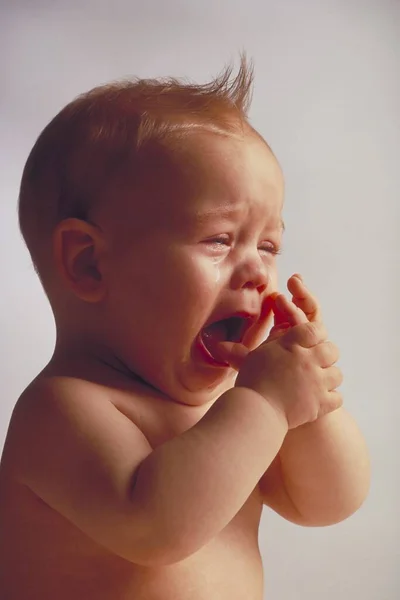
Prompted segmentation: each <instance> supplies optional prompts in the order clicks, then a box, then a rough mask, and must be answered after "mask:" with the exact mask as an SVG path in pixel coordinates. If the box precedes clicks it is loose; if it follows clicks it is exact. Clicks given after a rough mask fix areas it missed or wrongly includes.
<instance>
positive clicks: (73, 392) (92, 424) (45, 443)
mask: <svg viewBox="0 0 400 600" xmlns="http://www.w3.org/2000/svg"><path fill="white" fill-rule="evenodd" d="M111 397H112V395H111V393H110V390H109V389H108V388H106V387H105V386H103V385H99V384H96V383H93V382H91V381H86V380H83V379H78V378H73V377H62V376H51V377H47V376H43V377H39V378H37V379H36V380H34V382H32V383H31V384H30V385H29V386H28V387H27V388H26V390H25V391H24V392H23V393H22V395H21V396H20V398H19V399H18V401H17V403H16V405H15V408H14V410H13V413H12V417H11V420H10V426H9V431H8V434H7V439H6V445H5V450H4V454H5V456H4V459H11V458H12V459H13V462H14V463H15V468H16V469H17V468H20V469H22V470H23V468H24V464H25V465H26V463H27V457H28V456H32V452H33V455H38V454H39V453H40V458H41V459H45V458H46V456H48V454H51V455H52V456H53V457H54V456H55V455H56V454H57V452H58V449H61V450H62V451H63V452H64V451H66V450H67V449H68V451H69V452H71V453H72V456H73V455H74V454H75V453H79V452H80V451H85V450H86V451H90V446H91V445H93V444H95V438H97V439H98V441H99V438H101V439H102V442H103V444H102V445H103V446H104V445H106V446H108V444H112V443H113V439H114V437H115V436H119V435H123V432H124V430H126V429H128V430H129V434H128V435H131V434H132V431H133V430H137V431H136V437H139V438H140V437H142V439H141V442H142V443H143V445H144V446H146V441H145V437H144V435H142V436H140V432H139V430H138V428H137V427H136V426H135V425H134V424H133V423H132V421H131V420H129V419H127V418H126V416H124V415H123V414H121V412H120V411H119V410H118V409H117V408H116V406H115V404H114V403H113V402H112V401H111ZM92 449H93V450H95V448H94V447H93V448H92ZM149 449H150V448H149V447H148V448H147V447H146V450H149ZM97 450H99V448H97Z"/></svg>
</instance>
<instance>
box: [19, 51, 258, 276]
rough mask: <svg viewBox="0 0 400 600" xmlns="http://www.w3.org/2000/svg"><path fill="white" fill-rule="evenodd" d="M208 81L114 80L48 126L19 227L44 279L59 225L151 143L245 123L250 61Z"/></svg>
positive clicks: (86, 208) (36, 149)
mask: <svg viewBox="0 0 400 600" xmlns="http://www.w3.org/2000/svg"><path fill="white" fill-rule="evenodd" d="M232 72H233V67H232V65H229V66H227V67H225V69H224V70H223V72H222V73H221V74H220V75H218V76H217V77H215V78H214V79H213V80H212V81H211V82H209V83H206V84H201V85H198V84H195V83H192V82H190V81H188V80H184V79H176V78H163V79H139V78H132V79H129V80H126V79H125V80H122V81H116V82H113V83H109V84H107V85H102V86H99V87H96V88H94V89H92V90H91V91H89V92H87V93H84V94H82V95H80V96H78V97H77V98H76V99H75V100H73V101H72V102H70V103H69V104H68V105H67V106H65V108H63V109H62V110H61V111H60V112H59V113H58V114H57V115H56V116H55V117H54V118H53V120H52V121H51V122H50V123H49V124H48V125H47V126H46V127H45V129H44V130H43V132H42V133H41V134H40V136H39V137H38V139H37V141H36V143H35V145H34V146H33V148H32V150H31V152H30V154H29V157H28V159H27V162H26V165H25V168H24V171H23V175H22V180H21V187H20V194H19V224H20V229H21V233H22V236H23V238H24V240H25V243H26V245H27V247H28V249H29V251H30V254H31V257H32V261H33V264H34V266H35V269H36V271H37V272H38V274H39V277H40V278H41V279H42V283H43V285H45V282H44V279H45V277H44V271H45V266H46V263H49V259H50V255H51V252H52V250H51V237H52V231H53V229H54V227H55V226H56V224H57V223H58V222H59V221H61V220H63V219H66V218H70V217H72V218H78V219H83V220H88V219H89V212H90V209H91V208H92V207H93V206H94V205H95V204H96V202H98V201H99V199H100V197H101V196H102V195H103V196H104V190H106V189H108V190H109V189H111V187H112V185H113V184H114V183H115V182H116V181H117V180H120V179H121V176H123V174H124V173H125V174H126V172H127V171H128V170H129V173H130V175H131V176H132V174H133V175H134V174H135V166H137V165H138V164H139V158H140V157H141V155H142V154H143V150H144V148H145V147H146V146H148V145H149V144H150V143H154V142H155V143H157V142H159V143H162V144H168V142H169V140H171V138H175V139H179V138H181V137H182V136H185V135H188V134H189V133H190V132H193V131H195V130H199V129H200V130H201V129H202V130H206V131H211V132H215V133H217V134H222V135H232V134H233V135H234V133H235V131H238V130H239V131H243V127H244V126H245V125H246V124H248V120H247V115H248V109H249V106H250V102H251V91H252V83H253V65H252V63H251V62H250V63H249V62H248V61H247V59H246V57H245V55H244V54H242V55H241V60H240V67H239V70H238V73H237V74H236V76H235V77H233V78H232Z"/></svg>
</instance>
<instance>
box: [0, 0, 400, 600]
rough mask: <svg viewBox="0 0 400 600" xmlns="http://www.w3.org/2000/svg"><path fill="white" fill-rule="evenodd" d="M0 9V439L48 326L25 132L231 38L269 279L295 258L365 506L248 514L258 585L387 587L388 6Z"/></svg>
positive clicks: (168, 71)
mask: <svg viewBox="0 0 400 600" xmlns="http://www.w3.org/2000/svg"><path fill="white" fill-rule="evenodd" d="M0 10H1V15H0V17H1V18H0V56H1V59H0V60H1V73H0V86H1V94H0V173H1V177H0V202H1V206H0V211H1V212H0V228H1V231H0V252H1V267H0V269H1V270H0V279H1V294H0V302H1V311H0V319H1V337H0V352H1V403H0V448H1V444H2V443H3V440H4V436H5V434H6V429H7V425H8V421H9V418H10V415H11V411H12V408H13V405H14V403H15V401H16V398H17V397H18V395H19V394H20V392H21V391H22V390H23V388H24V387H25V386H26V385H27V384H28V382H29V381H30V380H31V378H32V377H34V376H35V375H36V374H37V372H38V371H39V370H40V369H41V367H42V366H43V365H44V364H45V362H46V361H47V360H48V358H49V356H50V354H51V352H52V348H53V343H54V339H55V334H54V325H53V318H52V315H51V312H50V309H49V306H48V304H47V301H46V299H45V296H44V294H43V292H42V290H41V287H40V284H39V282H38V280H37V279H36V276H35V274H34V272H33V269H32V267H31V265H30V261H29V257H28V253H27V251H26V249H25V248H24V245H23V243H22V241H21V239H20V235H19V232H18V228H17V220H16V199H17V192H18V186H19V180H20V176H21V171H22V168H23V165H24V162H25V160H26V158H27V154H28V152H29V150H30V148H31V146H32V145H33V142H34V140H35V139H36V137H37V135H38V134H39V132H40V131H41V129H42V128H43V127H44V126H45V125H46V124H47V122H48V121H49V120H50V118H51V117H52V116H53V115H54V114H55V113H56V112H57V111H58V110H59V109H60V108H61V107H62V106H63V105H64V104H66V103H67V102H68V101H69V100H71V99H72V97H74V96H75V95H77V94H78V93H80V92H83V91H85V90H87V89H89V88H91V87H93V86H95V85H97V84H100V83H103V82H106V81H108V80H110V79H116V78H118V77H122V76H126V75H129V74H135V75H139V76H146V77H148V76H158V75H175V76H189V77H190V78H193V79H195V80H198V81H206V80H207V79H208V78H209V77H210V76H212V75H214V74H216V73H217V72H218V71H219V70H220V69H221V68H222V67H223V65H224V64H225V63H226V62H227V61H229V60H230V59H231V58H235V59H237V58H238V52H239V51H240V50H241V49H242V48H244V49H246V50H247V52H248V54H249V56H250V57H253V58H254V59H255V64H256V85H255V90H254V100H253V105H252V109H251V120H252V122H253V124H254V125H255V126H256V127H257V128H258V129H259V130H260V132H261V133H262V134H263V135H264V136H265V137H266V139H267V140H268V142H269V143H270V144H271V146H272V148H273V149H274V151H275V153H276V154H277V156H278V158H279V159H280V161H281V164H282V166H283V168H284V171H285V174H286V181H287V194H286V205H285V209H284V218H285V221H286V224H287V231H286V233H285V244H284V253H283V256H282V257H280V258H279V261H280V265H281V274H280V283H281V287H282V288H283V287H284V286H285V283H286V280H287V278H288V277H289V276H290V275H291V274H292V273H294V272H296V271H299V272H301V273H302V274H303V275H304V277H305V281H306V283H307V284H308V285H309V286H310V287H311V289H312V290H313V291H314V292H315V293H316V294H317V295H318V296H319V298H320V300H321V303H322V307H323V311H324V317H325V321H326V324H327V326H328V330H329V332H330V336H331V339H332V340H334V341H335V342H336V343H337V344H338V345H339V347H340V348H341V360H340V362H339V364H340V366H341V368H342V370H343V372H344V375H345V380H344V383H343V386H342V391H343V394H344V398H345V405H346V406H347V408H348V409H349V410H350V411H351V412H352V414H353V415H354V416H355V417H356V419H357V420H358V423H359V425H360V427H361V429H362V431H363V432H364V434H365V436H366V438H367V441H368V445H369V448H370V452H371V457H372V469H373V480H372V489H371V493H370V495H369V498H368V500H367V501H366V503H365V505H364V506H363V507H362V509H361V510H360V511H359V512H358V513H357V514H356V515H355V516H353V517H352V518H351V519H349V520H347V521H345V522H344V523H341V524H339V525H337V526H334V527H329V528H322V529H306V528H301V527H297V526H295V525H292V524H290V523H287V522H285V521H284V520H283V519H281V518H280V517H277V516H276V515H275V514H273V513H272V512H267V511H264V515H263V520H262V526H261V530H260V544H261V548H262V553H263V558H264V564H265V569H266V582H265V590H266V592H265V593H266V597H268V598H270V599H274V598H276V599H277V600H278V599H279V600H298V599H303V598H304V599H307V600H320V599H321V598H324V600H338V599H340V600H354V599H355V598H357V599H358V598H362V599H363V600H395V599H396V598H399V597H400V575H399V566H400V560H399V559H400V549H399V539H400V526H399V525H400V519H399V516H398V509H399V500H400V485H399V484H400V476H399V473H400V468H399V467H400V460H399V444H398V433H397V432H398V427H399V418H400V411H399V400H400V398H399V372H400V370H399V367H398V364H399V358H400V356H399V342H398V339H399V332H400V331H399V317H398V307H399V288H400V286H399V271H400V269H399V251H398V247H399V246H398V239H396V233H397V230H398V228H399V225H400V219H399V212H400V211H399V189H400V169H399V155H400V82H399V74H400V56H399V55H400V1H399V0H397V1H396V0H393V1H389V0H386V1H385V0H375V1H372V0H365V1H361V0H360V1H358V2H357V1H356V0H350V1H345V0H343V1H340V0H336V1H334V0H331V1H319V2H318V1H317V0H298V1H297V0H283V1H278V0H275V1H272V0H269V1H265V0H264V1H262V0H247V1H246V2H245V1H241V2H234V1H231V2H229V1H228V0H221V1H219V2H218V1H216V2H212V0H206V1H205V0H203V1H202V2H194V0H193V2H189V1H187V2H184V1H183V0H182V1H178V0H174V1H166V2H163V1H162V0H158V1H155V0H147V1H146V2H144V3H143V4H142V3H141V2H135V1H132V2H128V1H126V2H124V1H122V0H115V1H113V2H104V1H94V0H93V1H88V0H81V1H79V2H75V1H71V0H70V1H69V2H65V1H64V0H58V1H51V0H48V1H47V2H45V1H42V2H40V1H36V2H35V1H34V0H32V1H28V0H26V1H25V2H20V1H11V0H10V1H9V2H8V3H7V2H4V1H3V2H1V1H0ZM210 600H212V599H210ZM249 600H251V599H249Z"/></svg>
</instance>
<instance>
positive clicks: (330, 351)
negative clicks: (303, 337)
mask: <svg viewBox="0 0 400 600" xmlns="http://www.w3.org/2000/svg"><path fill="white" fill-rule="evenodd" d="M313 353H314V356H315V358H316V360H317V362H318V364H319V366H320V367H322V368H323V369H326V368H327V367H331V366H332V365H334V364H335V363H336V362H337V361H338V360H339V358H340V353H339V348H338V347H337V346H336V344H334V343H333V342H331V341H330V340H326V341H325V342H321V343H320V344H317V345H316V346H315V347H314V349H313Z"/></svg>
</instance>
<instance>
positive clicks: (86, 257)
mask: <svg viewBox="0 0 400 600" xmlns="http://www.w3.org/2000/svg"><path fill="white" fill-rule="evenodd" d="M104 246H105V244H104V238H103V234H102V232H101V231H100V229H99V228H98V227H96V226H95V225H92V224H90V223H87V222H86V221H81V220H80V219H64V220H63V221H61V222H60V223H58V225H57V227H56V229H55V231H54V233H53V251H54V259H55V265H56V269H57V272H58V274H59V276H61V278H62V280H63V282H64V284H65V285H66V286H67V287H68V288H69V289H70V290H71V291H72V292H73V293H74V294H75V295H76V296H77V297H78V298H80V299H81V300H84V301H85V302H93V303H94V302H99V301H100V300H102V298H103V297H104V295H105V291H106V290H105V284H104V278H103V277H102V272H101V266H100V257H101V256H102V254H103V250H104Z"/></svg>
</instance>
